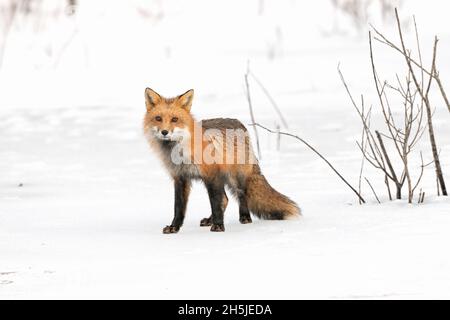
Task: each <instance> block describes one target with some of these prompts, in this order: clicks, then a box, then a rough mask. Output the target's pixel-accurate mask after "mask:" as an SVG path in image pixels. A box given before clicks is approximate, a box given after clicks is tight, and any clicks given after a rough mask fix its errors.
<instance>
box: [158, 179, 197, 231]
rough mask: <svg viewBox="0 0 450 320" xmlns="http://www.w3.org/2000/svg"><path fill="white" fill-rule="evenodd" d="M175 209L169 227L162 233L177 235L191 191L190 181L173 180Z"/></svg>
mask: <svg viewBox="0 0 450 320" xmlns="http://www.w3.org/2000/svg"><path fill="white" fill-rule="evenodd" d="M174 187H175V208H174V217H173V220H172V223H171V225H170V226H166V227H164V229H163V233H177V232H178V231H179V230H180V228H181V226H182V225H183V221H184V217H185V214H186V206H187V202H188V198H189V193H190V191H191V181H190V180H188V179H185V178H178V177H177V178H175V179H174Z"/></svg>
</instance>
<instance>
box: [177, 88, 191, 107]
mask: <svg viewBox="0 0 450 320" xmlns="http://www.w3.org/2000/svg"><path fill="white" fill-rule="evenodd" d="M193 99H194V90H193V89H191V90H188V91H186V92H185V93H183V94H182V95H179V96H178V97H177V102H178V104H179V106H180V107H181V108H183V109H186V111H190V110H191V106H192V100H193Z"/></svg>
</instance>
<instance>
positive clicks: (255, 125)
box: [250, 122, 366, 203]
mask: <svg viewBox="0 0 450 320" xmlns="http://www.w3.org/2000/svg"><path fill="white" fill-rule="evenodd" d="M250 125H251V126H253V127H260V128H262V129H264V130H266V131H268V132H270V133H275V134H280V135H284V136H289V137H292V138H295V139H297V140H299V141H300V142H302V143H303V144H304V145H306V146H307V147H308V148H309V149H311V150H312V151H313V152H314V153H315V154H317V155H318V156H319V157H320V158H321V159H322V160H323V161H325V163H326V164H327V165H328V166H329V167H330V168H331V169H332V170H333V171H334V173H336V174H337V175H338V176H339V178H341V180H342V181H343V182H344V183H345V184H346V185H347V186H348V187H349V188H350V189H351V190H352V191H353V192H354V193H355V194H356V195H357V196H358V199H359V200H361V201H362V202H363V203H366V201H365V200H364V198H363V197H362V196H361V194H359V192H358V191H357V190H356V189H355V188H353V187H352V185H351V184H350V183H348V181H347V180H346V179H345V178H344V177H343V176H342V175H341V174H340V173H339V172H338V171H337V170H336V169H335V168H334V166H333V165H332V164H331V163H330V162H329V161H328V160H327V159H326V158H325V157H324V156H323V155H322V154H321V153H320V152H319V151H317V150H316V149H315V148H314V147H313V146H311V145H310V144H309V143H308V142H306V141H305V140H304V139H302V138H300V137H299V136H297V135H295V134H292V133H288V132H282V131H279V132H277V131H276V130H272V129H269V128H267V127H265V126H263V125H260V124H259V123H255V122H254V123H251V124H250Z"/></svg>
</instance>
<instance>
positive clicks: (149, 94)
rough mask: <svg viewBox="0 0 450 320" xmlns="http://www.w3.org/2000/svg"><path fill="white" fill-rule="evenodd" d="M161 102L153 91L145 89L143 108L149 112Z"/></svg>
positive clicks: (159, 97)
mask: <svg viewBox="0 0 450 320" xmlns="http://www.w3.org/2000/svg"><path fill="white" fill-rule="evenodd" d="M161 100H162V98H161V96H160V95H159V94H158V93H157V92H156V91H154V90H152V89H150V88H147V89H145V106H146V107H147V111H150V110H151V109H152V108H154V107H155V106H156V105H157V104H158V103H160V102H161Z"/></svg>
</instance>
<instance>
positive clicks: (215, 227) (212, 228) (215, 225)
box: [211, 224, 225, 232]
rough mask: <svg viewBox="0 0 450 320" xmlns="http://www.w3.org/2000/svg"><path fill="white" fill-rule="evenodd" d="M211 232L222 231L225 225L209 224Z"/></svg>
mask: <svg viewBox="0 0 450 320" xmlns="http://www.w3.org/2000/svg"><path fill="white" fill-rule="evenodd" d="M211 231H212V232H224V231H225V226H224V225H223V224H213V225H211Z"/></svg>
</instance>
